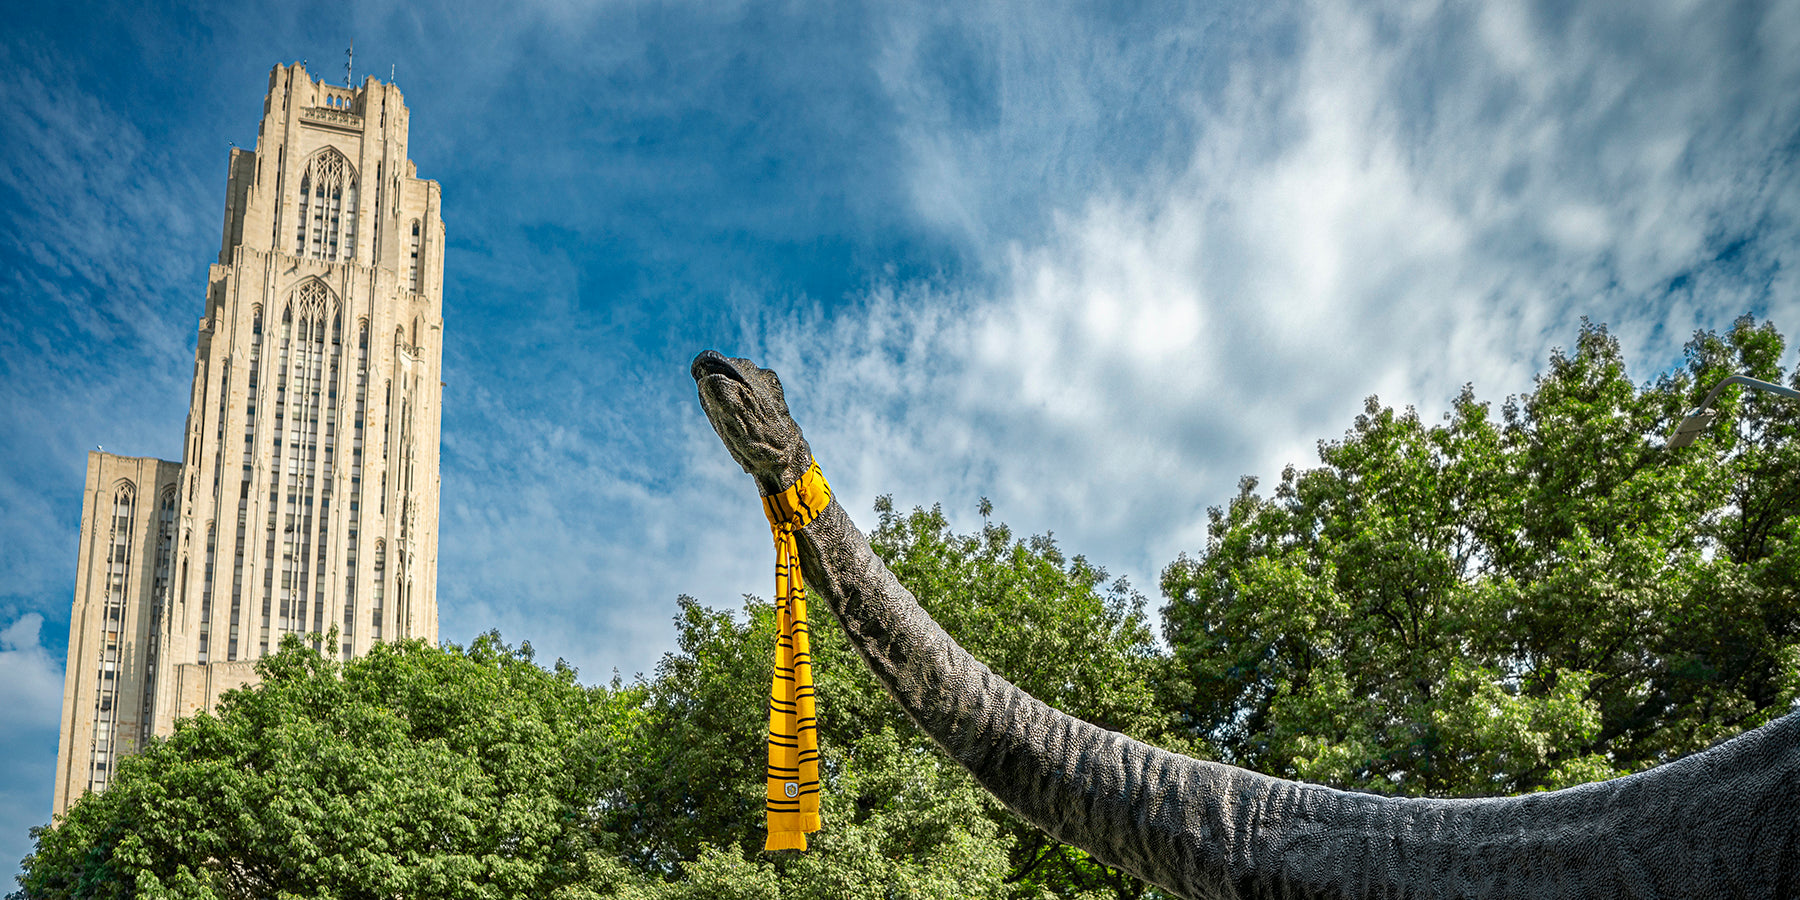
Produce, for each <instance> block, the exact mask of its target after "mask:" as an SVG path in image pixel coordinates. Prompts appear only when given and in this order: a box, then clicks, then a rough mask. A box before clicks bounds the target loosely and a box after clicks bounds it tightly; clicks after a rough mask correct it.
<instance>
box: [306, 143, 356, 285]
mask: <svg viewBox="0 0 1800 900" xmlns="http://www.w3.org/2000/svg"><path fill="white" fill-rule="evenodd" d="M297 212H298V215H297V216H296V217H295V227H294V255H295V256H306V257H311V258H313V259H328V260H339V259H350V258H352V257H354V256H355V255H356V170H355V169H352V168H351V167H350V162H349V161H348V160H346V159H345V158H344V155H343V154H342V153H339V152H338V151H336V150H334V149H332V148H330V147H326V148H325V149H324V150H321V151H319V152H318V153H317V154H314V156H313V158H312V159H310V160H308V161H307V163H306V171H305V173H304V174H302V175H301V176H300V195H299V206H298V209H297Z"/></svg>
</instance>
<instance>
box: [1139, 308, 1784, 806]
mask: <svg viewBox="0 0 1800 900" xmlns="http://www.w3.org/2000/svg"><path fill="white" fill-rule="evenodd" d="M1781 350H1782V340H1781V337H1780V336H1779V335H1778V334H1777V333H1776V332H1775V331H1774V329H1773V328H1771V327H1769V326H1767V325H1762V326H1758V325H1757V324H1756V323H1755V322H1754V321H1752V320H1750V319H1748V318H1746V319H1743V320H1740V321H1739V322H1738V323H1737V325H1736V326H1735V327H1734V328H1733V329H1732V330H1731V331H1730V332H1729V333H1727V334H1725V335H1722V336H1721V335H1714V334H1705V333H1703V334H1700V335H1697V336H1696V337H1695V339H1694V341H1693V342H1691V343H1690V344H1689V346H1688V351H1687V365H1686V367H1685V370H1684V371H1678V372H1672V373H1668V374H1666V375H1664V376H1663V377H1661V378H1659V379H1658V380H1657V381H1656V382H1654V383H1653V384H1650V385H1647V386H1645V387H1642V388H1639V387H1635V386H1634V385H1633V384H1632V383H1631V382H1630V381H1629V380H1628V378H1627V377H1626V374H1625V365H1624V360H1623V359H1622V358H1621V355H1620V353H1619V347H1618V343H1617V342H1616V341H1615V340H1614V339H1613V338H1612V337H1611V336H1610V335H1609V334H1608V333H1607V332H1606V330H1605V329H1604V328H1603V327H1600V326H1587V327H1584V328H1583V330H1582V332H1581V334H1580V337H1579V339H1578V340H1577V342H1576V345H1575V348H1574V349H1573V350H1572V351H1571V352H1567V353H1564V352H1558V353H1556V354H1555V355H1553V356H1552V358H1551V360H1550V365H1549V368H1548V370H1546V371H1545V372H1543V373H1541V374H1540V375H1539V377H1538V379H1537V382H1536V385H1535V387H1534V389H1533V390H1532V391H1530V392H1528V393H1526V394H1525V395H1523V396H1521V397H1515V398H1511V399H1509V400H1508V401H1507V403H1506V404H1505V405H1504V407H1503V408H1502V410H1501V415H1500V416H1499V417H1498V419H1496V418H1494V417H1492V416H1490V414H1489V408H1488V406H1487V404H1485V403H1482V402H1480V401H1478V400H1477V399H1476V398H1475V395H1474V392H1473V390H1472V389H1470V388H1467V387H1465V388H1464V390H1463V392H1462V394H1461V396H1460V397H1458V398H1457V400H1456V402H1455V404H1454V406H1453V408H1452V409H1451V411H1450V412H1449V413H1448V414H1447V415H1446V417H1445V420H1444V422H1443V423H1441V424H1438V425H1432V426H1427V425H1426V424H1425V423H1423V422H1422V421H1420V418H1419V416H1418V415H1417V414H1416V413H1415V412H1414V411H1413V410H1411V409H1410V408H1409V409H1407V410H1405V411H1400V412H1397V411H1395V410H1394V409H1392V408H1390V407H1384V406H1382V405H1381V404H1380V403H1379V402H1378V401H1377V400H1376V399H1375V398H1373V397H1371V398H1370V399H1369V401H1368V403H1367V406H1366V409H1365V412H1364V414H1363V415H1361V416H1359V417H1357V419H1356V422H1355V425H1354V427H1352V428H1351V430H1350V431H1349V432H1348V433H1347V434H1346V435H1345V436H1344V438H1343V440H1341V441H1336V442H1331V443H1321V445H1320V448H1319V458H1320V463H1321V465H1320V466H1318V467H1316V468H1313V469H1308V470H1305V471H1301V470H1297V469H1294V468H1291V467H1290V468H1289V469H1288V470H1287V471H1285V472H1284V473H1283V474H1282V478H1281V481H1280V483H1279V484H1278V485H1277V486H1276V488H1275V491H1274V493H1273V495H1272V496H1263V495H1261V494H1259V493H1258V492H1257V482H1256V481H1255V480H1254V479H1245V480H1244V482H1243V484H1242V485H1241V490H1240V492H1239V494H1238V496H1237V497H1236V498H1235V499H1233V500H1232V501H1231V503H1230V504H1229V505H1228V506H1226V507H1224V508H1219V509H1214V510H1212V511H1211V517H1212V521H1211V529H1210V534H1209V537H1208V543H1207V547H1206V549H1205V551H1204V552H1202V553H1200V554H1199V555H1197V556H1193V557H1188V556H1183V557H1182V558H1181V559H1179V560H1177V561H1176V562H1175V563H1174V564H1173V565H1171V566H1169V568H1168V569H1167V570H1166V571H1165V572H1164V575H1163V591H1164V594H1165V595H1166V596H1167V597H1168V598H1169V604H1168V606H1166V607H1165V608H1164V610H1163V615H1164V624H1165V629H1166V635H1167V638H1168V641H1169V644H1170V646H1171V648H1172V652H1173V654H1174V656H1175V659H1176V667H1177V668H1178V669H1179V670H1180V672H1181V675H1180V677H1178V678H1176V679H1174V680H1173V681H1172V683H1171V690H1172V692H1173V694H1174V698H1173V705H1174V706H1175V707H1176V708H1178V709H1180V710H1182V711H1183V713H1184V714H1185V716H1186V721H1187V724H1188V725H1189V727H1191V728H1192V729H1194V730H1195V731H1196V732H1197V733H1199V734H1202V735H1204V736H1205V737H1207V738H1209V739H1210V740H1212V741H1213V742H1214V743H1215V744H1216V746H1217V748H1218V750H1219V752H1220V753H1221V754H1222V755H1223V756H1224V757H1225V758H1227V759H1229V760H1231V761H1233V762H1237V763H1239V764H1242V765H1245V766H1248V767H1251V768H1256V769H1260V770H1263V771H1267V772H1271V773H1275V774H1280V775H1287V776H1290V777H1295V778H1300V779H1304V780H1308V781H1316V782H1322V783H1325V784H1331V785H1336V786H1340V787H1346V788H1356V789H1361V790H1375V791H1383V792H1396V793H1407V794H1419V795H1439V796H1443V795H1484V794H1508V793H1517V792H1522V791H1529V790H1533V789H1538V788H1554V787H1560V786H1564V785H1568V784H1573V783H1577V782H1581V781H1587V780H1592V779H1598V778H1605V777H1611V776H1613V775H1618V774H1624V773H1628V772H1632V771H1637V770H1640V769H1644V768H1647V767H1649V766H1652V765H1655V764H1657V763H1660V762H1664V761H1667V760H1669V759H1672V758H1674V757H1676V756H1680V755H1683V754H1686V753H1689V752H1693V751H1695V750H1698V749H1703V748H1704V747H1706V746H1707V745H1708V744H1710V743H1712V742H1714V741H1717V740H1719V739H1721V738H1724V737H1727V736H1730V735H1732V734H1736V733H1738V732H1740V731H1742V730H1744V729H1746V728H1749V727H1752V726H1755V725H1758V724H1761V723H1763V722H1765V721H1768V720H1769V719H1771V718H1773V717H1774V716H1776V715H1779V714H1781V713H1784V712H1786V711H1788V710H1789V708H1790V707H1791V706H1792V705H1793V703H1794V700H1795V698H1796V684H1795V674H1794V673H1795V663H1796V661H1797V660H1800V656H1797V655H1796V648H1797V647H1800V603H1797V602H1796V597H1795V593H1794V589H1795V585H1796V580H1795V574H1796V570H1795V568H1794V564H1795V560H1796V554H1797V553H1800V545H1797V544H1796V543H1795V540H1794V539H1795V537H1796V535H1795V522H1796V520H1795V519H1794V513H1795V512H1797V511H1800V492H1796V489H1795V485H1796V484H1800V481H1797V480H1796V476H1797V475H1800V457H1797V456H1796V452H1795V448H1794V437H1795V427H1796V423H1797V422H1800V417H1797V416H1796V410H1795V408H1794V406H1793V404H1792V403H1791V401H1785V400H1778V399H1775V398H1771V397H1769V396H1768V395H1751V396H1742V395H1741V394H1740V392H1739V391H1738V389H1732V391H1731V392H1730V393H1729V394H1727V395H1726V396H1725V397H1724V398H1723V406H1724V409H1725V410H1726V412H1727V413H1728V415H1727V417H1726V419H1725V420H1724V421H1722V422H1721V423H1719V424H1718V425H1716V426H1715V427H1714V429H1713V431H1712V433H1711V434H1709V435H1708V436H1707V437H1706V438H1705V439H1704V440H1702V441H1701V442H1700V443H1699V444H1697V445H1695V446H1694V447H1691V448H1687V449H1685V450H1680V451H1670V450H1668V449H1667V448H1666V447H1665V446H1664V445H1663V440H1662V436H1663V435H1666V434H1668V433H1669V431H1670V430H1671V428H1672V426H1673V425H1674V423H1675V422H1676V421H1677V420H1678V419H1679V418H1680V417H1681V416H1682V415H1683V414H1684V413H1685V412H1686V411H1687V410H1688V409H1689V408H1691V407H1692V406H1694V405H1696V404H1697V403H1698V401H1699V398H1700V396H1701V394H1702V393H1703V392H1704V391H1705V390H1707V389H1709V388H1710V387H1711V386H1712V385H1713V384H1715V383H1717V382H1718V381H1719V380H1720V379H1722V378H1723V377H1725V376H1727V375H1729V374H1731V373H1733V372H1736V371H1748V372H1749V373H1751V374H1752V375H1754V376H1756V377H1760V378H1763V379H1767V380H1774V379H1779V378H1780V375H1781V373H1780V372H1779V370H1778V369H1777V367H1776V361H1777V359H1778V358H1779V356H1780V354H1781Z"/></svg>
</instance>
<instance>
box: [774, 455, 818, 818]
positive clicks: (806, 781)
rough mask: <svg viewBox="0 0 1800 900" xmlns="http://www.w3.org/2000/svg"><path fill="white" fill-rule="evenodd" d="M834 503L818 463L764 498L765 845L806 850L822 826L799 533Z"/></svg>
mask: <svg viewBox="0 0 1800 900" xmlns="http://www.w3.org/2000/svg"><path fill="white" fill-rule="evenodd" d="M830 502H831V485H829V484H826V483H825V475H824V473H822V472H820V471H819V464H818V463H817V462H815V463H813V464H812V467H811V468H809V469H807V470H806V474H805V475H802V476H801V477H800V480H799V481H798V482H796V483H795V484H794V486H793V487H791V488H788V489H787V490H785V491H783V492H781V493H780V494H778V495H776V496H773V497H764V498H763V512H764V513H766V514H767V515H768V517H769V528H770V530H771V531H773V532H774V534H775V622H776V626H777V627H778V628H780V629H781V633H780V635H779V636H778V637H777V638H776V641H775V679H774V683H773V684H772V685H771V686H770V688H769V769H768V789H769V790H768V807H767V808H768V812H769V840H768V842H767V843H765V844H764V845H763V849H764V850H805V849H806V834H807V832H809V831H818V830H819V731H818V722H817V720H816V719H815V718H814V716H813V679H812V646H811V640H810V638H809V636H808V634H807V625H806V584H805V583H804V580H803V579H802V578H801V575H800V553H799V544H798V543H796V541H795V540H794V532H795V531H796V530H797V529H801V528H805V527H806V526H807V525H808V524H810V523H811V522H812V520H813V519H815V518H817V517H818V515H819V513H821V512H824V510H825V506H826V505H827V504H829V503H830Z"/></svg>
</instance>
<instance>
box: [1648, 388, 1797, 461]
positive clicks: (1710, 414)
mask: <svg viewBox="0 0 1800 900" xmlns="http://www.w3.org/2000/svg"><path fill="white" fill-rule="evenodd" d="M1732 384H1741V385H1743V386H1745V387H1752V388H1756V389H1757V390H1759V391H1768V392H1769V393H1771V394H1780V395H1781V396H1783V397H1791V398H1793V399H1795V400H1800V391H1796V390H1794V389H1793V388H1785V387H1782V386H1781V385H1779V384H1771V383H1770V382H1767V381H1760V380H1758V379H1755V378H1751V377H1750V376H1748V375H1733V376H1731V377H1730V378H1727V379H1725V380H1724V381H1721V382H1719V383H1718V384H1716V385H1714V386H1713V389H1712V390H1710V391H1708V392H1707V394H1706V399H1705V400H1702V401H1700V405H1699V406H1697V407H1695V408H1694V411H1693V412H1691V413H1688V414H1687V417H1686V418H1684V419H1682V420H1681V422H1680V423H1679V424H1677V425H1676V426H1675V433H1674V434H1671V435H1669V449H1670V450H1675V449H1678V448H1681V447H1686V446H1687V445H1689V444H1691V443H1693V442H1694V439H1695V438H1697V437H1699V436H1700V432H1702V431H1705V430H1706V429H1707V427H1708V426H1710V425H1712V423H1713V422H1715V421H1717V420H1718V418H1719V413H1718V411H1717V410H1711V409H1707V407H1709V406H1712V402H1713V399H1714V398H1715V397H1718V396H1719V392H1720V391H1722V390H1724V389H1725V387H1726V385H1732Z"/></svg>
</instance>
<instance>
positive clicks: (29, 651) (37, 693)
mask: <svg viewBox="0 0 1800 900" xmlns="http://www.w3.org/2000/svg"><path fill="white" fill-rule="evenodd" d="M43 625H44V617H43V616H41V615H39V614H37V613H26V614H24V615H22V616H20V617H19V618H17V619H14V620H13V621H12V622H11V623H10V624H8V625H7V626H6V628H5V629H0V709H5V710H6V715H7V728H8V729H9V730H14V731H17V732H19V733H24V732H28V731H32V730H40V729H47V730H49V731H50V732H52V733H54V732H55V731H56V729H57V727H58V725H57V719H58V717H59V716H60V715H61V714H62V694H63V672H62V664H61V663H59V662H57V661H56V660H54V659H51V657H50V652H49V650H47V649H45V647H44V646H43V645H42V644H41V643H39V642H38V630H39V629H40V628H42V627H43Z"/></svg>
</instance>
